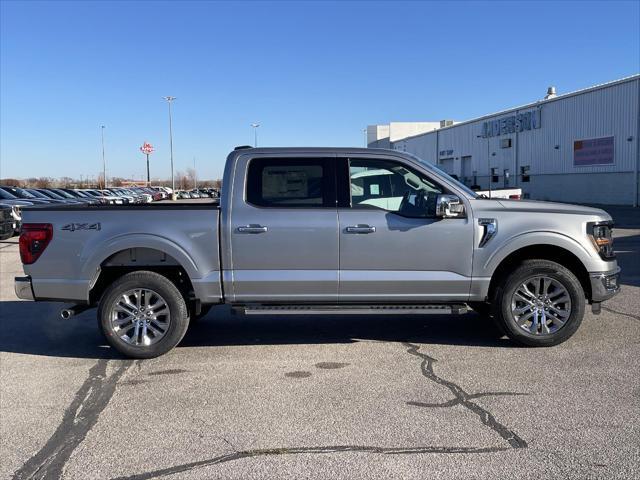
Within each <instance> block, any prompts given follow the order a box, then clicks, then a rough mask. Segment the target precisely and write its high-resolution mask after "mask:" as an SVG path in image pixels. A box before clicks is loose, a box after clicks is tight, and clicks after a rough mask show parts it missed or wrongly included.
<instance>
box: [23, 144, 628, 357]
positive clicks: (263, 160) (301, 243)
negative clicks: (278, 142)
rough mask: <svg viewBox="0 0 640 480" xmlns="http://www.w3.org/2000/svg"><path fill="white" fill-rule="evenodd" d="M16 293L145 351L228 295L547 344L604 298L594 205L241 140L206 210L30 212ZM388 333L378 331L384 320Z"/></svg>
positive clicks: (360, 157)
mask: <svg viewBox="0 0 640 480" xmlns="http://www.w3.org/2000/svg"><path fill="white" fill-rule="evenodd" d="M23 221H24V224H23V227H22V233H21V237H20V254H21V258H22V262H23V264H24V271H25V274H26V276H24V277H18V278H16V279H15V290H16V294H17V295H18V297H20V298H23V299H28V300H37V301H64V302H72V303H74V304H75V306H73V307H70V308H66V309H64V310H62V316H63V317H65V318H67V317H69V316H71V315H73V314H75V313H78V312H79V311H81V310H84V309H87V308H91V307H93V306H97V307H98V322H99V325H100V328H101V329H102V331H103V333H104V334H105V337H106V339H107V340H108V342H109V344H110V345H112V346H113V347H114V348H116V349H117V350H118V351H120V352H121V353H123V354H124V355H126V356H130V357H136V358H149V357H154V356H157V355H161V354H163V353H165V352H167V351H169V350H171V349H172V348H173V347H175V346H176V345H177V344H178V343H179V342H180V340H181V339H182V337H183V336H184V334H185V332H186V330H187V327H188V326H189V322H190V321H194V320H195V319H197V318H199V317H201V316H202V315H203V314H205V313H206V312H207V311H208V310H209V309H210V308H211V307H212V306H213V305H217V304H222V303H227V304H230V305H231V306H232V307H233V309H234V311H236V312H242V313H244V314H261V315H276V316H277V315H290V314H304V315H310V314H339V315H347V314H386V315H396V314H414V315H417V314H430V313H431V314H433V313H435V314H444V313H455V314H458V313H464V312H466V311H467V309H468V308H471V309H474V310H476V311H478V312H479V313H481V314H482V315H483V317H485V318H487V319H488V318H489V317H490V318H492V319H493V320H494V321H495V322H496V323H497V324H498V325H499V326H500V328H501V329H502V331H503V332H504V333H506V334H507V335H508V336H509V337H510V338H511V339H512V340H513V341H515V342H517V343H520V344H524V345H529V346H550V345H555V344H558V343H560V342H563V341H564V340H566V339H567V338H569V337H570V336H571V335H572V334H573V333H574V332H575V331H576V329H577V328H578V326H579V325H580V322H581V321H582V317H583V315H584V311H585V306H586V305H587V304H590V305H591V306H592V309H593V311H594V312H595V313H598V312H599V309H600V302H602V301H604V300H607V299H609V298H611V297H612V296H613V295H615V294H616V293H617V292H618V289H619V287H618V275H619V268H618V266H617V262H616V259H615V256H614V252H613V245H612V239H611V228H612V219H611V217H610V216H609V215H608V214H607V213H606V212H604V211H602V210H598V209H594V208H588V207H582V206H573V205H565V204H558V203H546V202H534V201H518V200H504V199H486V198H480V197H478V196H477V195H476V194H475V193H474V192H473V191H471V190H469V189H468V188H467V187H465V186H464V185H462V184H460V183H459V182H457V181H456V180H455V179H453V178H451V177H450V176H448V175H447V174H446V173H444V172H442V171H440V170H439V169H437V168H436V167H434V166H433V165H430V164H428V163H426V162H423V161H421V160H420V159H418V158H416V157H413V156H411V155H407V154H405V153H401V152H395V151H389V150H375V149H341V148H248V147H242V148H238V149H236V150H235V151H233V152H232V153H231V154H230V155H229V157H228V158H227V163H226V167H225V171H224V179H223V190H222V197H221V201H220V205H219V206H218V205H217V204H207V203H191V204H184V203H181V204H176V203H166V204H151V205H128V206H115V205H114V206H97V207H92V206H64V207H58V206H53V207H29V208H27V209H25V210H24V219H23ZM390 328H391V327H390Z"/></svg>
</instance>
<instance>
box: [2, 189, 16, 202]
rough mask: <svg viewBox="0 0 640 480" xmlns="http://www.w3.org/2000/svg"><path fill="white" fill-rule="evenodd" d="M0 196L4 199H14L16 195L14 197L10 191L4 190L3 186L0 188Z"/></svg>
mask: <svg viewBox="0 0 640 480" xmlns="http://www.w3.org/2000/svg"><path fill="white" fill-rule="evenodd" d="M0 198H4V199H5V200H15V199H16V198H18V197H16V196H15V195H12V194H11V193H9V192H7V191H6V190H4V189H3V188H0Z"/></svg>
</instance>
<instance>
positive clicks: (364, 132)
mask: <svg viewBox="0 0 640 480" xmlns="http://www.w3.org/2000/svg"><path fill="white" fill-rule="evenodd" d="M362 134H363V136H364V148H367V147H368V146H369V144H368V142H367V129H366V128H363V129H362Z"/></svg>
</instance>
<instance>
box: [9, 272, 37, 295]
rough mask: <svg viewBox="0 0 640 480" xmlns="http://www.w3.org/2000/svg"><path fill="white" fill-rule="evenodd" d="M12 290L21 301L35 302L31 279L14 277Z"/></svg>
mask: <svg viewBox="0 0 640 480" xmlns="http://www.w3.org/2000/svg"><path fill="white" fill-rule="evenodd" d="M13 289H14V290H15V292H16V296H17V297H18V298H20V299H22V300H35V296H34V295H33V286H32V285H31V277H15V278H14V280H13Z"/></svg>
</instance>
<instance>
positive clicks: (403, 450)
mask: <svg viewBox="0 0 640 480" xmlns="http://www.w3.org/2000/svg"><path fill="white" fill-rule="evenodd" d="M505 450H510V448H508V447H477V448H476V447H428V446H425V447H371V446H364V445H331V446H321V447H291V448H264V449H255V450H242V451H239V452H233V453H227V454H225V455H219V456H217V457H213V458H210V459H207V460H200V461H196V462H191V463H185V464H182V465H177V466H175V467H168V468H162V469H159V470H153V471H151V472H145V473H140V474H136V475H131V476H126V477H116V478H114V479H113V480H147V479H150V478H157V477H164V476H167V475H173V474H176V473H181V472H185V471H188V470H193V469H195V468H201V467H208V466H210V465H217V464H220V463H225V462H232V461H234V460H241V459H243V458H252V457H262V456H272V455H301V454H325V453H342V452H356V453H378V454H384V455H406V454H415V453H493V452H502V451H505Z"/></svg>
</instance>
